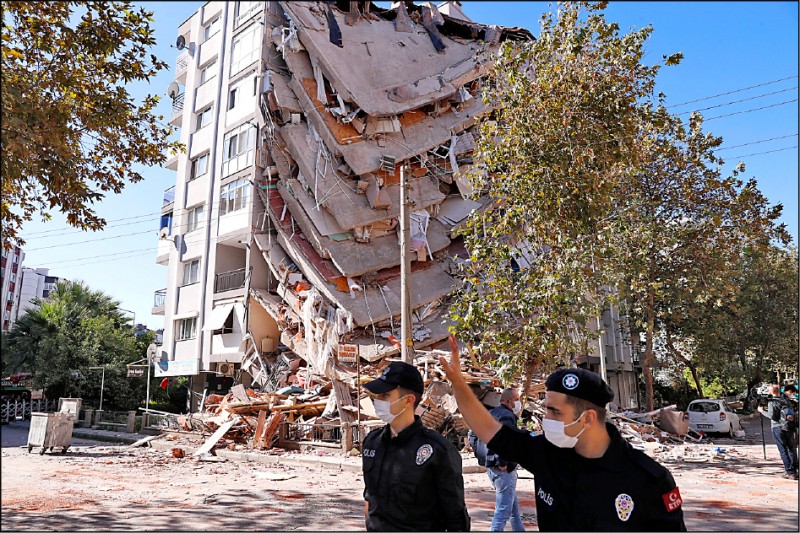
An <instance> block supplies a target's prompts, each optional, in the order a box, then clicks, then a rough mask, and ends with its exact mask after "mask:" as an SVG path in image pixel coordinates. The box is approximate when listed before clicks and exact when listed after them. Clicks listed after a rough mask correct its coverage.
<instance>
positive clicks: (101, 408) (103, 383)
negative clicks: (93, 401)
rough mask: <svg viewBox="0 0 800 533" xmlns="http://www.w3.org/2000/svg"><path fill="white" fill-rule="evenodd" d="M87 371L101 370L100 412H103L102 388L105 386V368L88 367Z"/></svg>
mask: <svg viewBox="0 0 800 533" xmlns="http://www.w3.org/2000/svg"><path fill="white" fill-rule="evenodd" d="M89 370H102V371H103V377H102V378H101V379H100V409H99V410H100V411H102V410H103V388H104V387H105V385H106V366H105V365H103V366H90V367H89Z"/></svg>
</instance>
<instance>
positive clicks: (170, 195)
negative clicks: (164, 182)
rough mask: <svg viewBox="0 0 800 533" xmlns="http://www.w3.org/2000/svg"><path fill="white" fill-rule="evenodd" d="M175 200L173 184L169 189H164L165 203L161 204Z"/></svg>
mask: <svg viewBox="0 0 800 533" xmlns="http://www.w3.org/2000/svg"><path fill="white" fill-rule="evenodd" d="M174 201H175V186H174V185H173V186H172V187H170V188H169V189H167V190H165V191H164V203H163V204H161V207H164V206H167V205H169V204H171V203H173V202H174Z"/></svg>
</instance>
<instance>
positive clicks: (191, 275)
mask: <svg viewBox="0 0 800 533" xmlns="http://www.w3.org/2000/svg"><path fill="white" fill-rule="evenodd" d="M199 270H200V260H199V259H194V260H193V261H186V262H185V263H183V284H184V285H190V284H192V283H197V279H198V272H199Z"/></svg>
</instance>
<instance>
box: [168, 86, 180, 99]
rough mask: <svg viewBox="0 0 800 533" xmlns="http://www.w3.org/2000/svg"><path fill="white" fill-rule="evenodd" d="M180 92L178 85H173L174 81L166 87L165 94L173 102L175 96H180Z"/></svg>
mask: <svg viewBox="0 0 800 533" xmlns="http://www.w3.org/2000/svg"><path fill="white" fill-rule="evenodd" d="M180 91H181V88H180V86H178V84H177V83H175V82H174V81H173V82H172V83H170V84H169V87H167V94H168V95H169V97H170V98H172V99H173V100H174V99H175V97H176V96H178V95H179V94H180Z"/></svg>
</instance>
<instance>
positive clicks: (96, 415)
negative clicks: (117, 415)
mask: <svg viewBox="0 0 800 533" xmlns="http://www.w3.org/2000/svg"><path fill="white" fill-rule="evenodd" d="M102 421H103V410H102V409H98V410H97V411H95V412H94V425H93V426H92V427H93V428H96V427H97V426H98V425H99V424H100V422H102Z"/></svg>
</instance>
